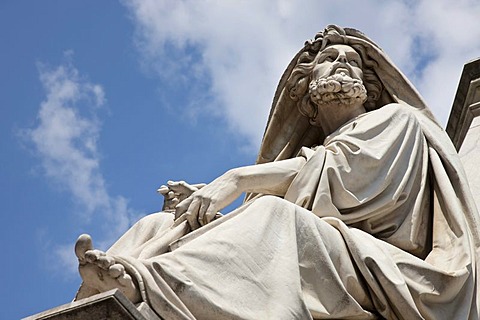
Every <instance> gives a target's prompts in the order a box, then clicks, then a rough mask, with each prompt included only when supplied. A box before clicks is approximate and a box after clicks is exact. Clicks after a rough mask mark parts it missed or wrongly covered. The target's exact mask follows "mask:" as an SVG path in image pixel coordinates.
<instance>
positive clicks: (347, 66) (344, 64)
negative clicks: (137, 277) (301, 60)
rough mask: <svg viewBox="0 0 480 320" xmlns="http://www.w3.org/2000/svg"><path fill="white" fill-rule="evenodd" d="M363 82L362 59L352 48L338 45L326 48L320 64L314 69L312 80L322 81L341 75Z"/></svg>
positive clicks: (320, 57) (321, 54)
mask: <svg viewBox="0 0 480 320" xmlns="http://www.w3.org/2000/svg"><path fill="white" fill-rule="evenodd" d="M341 73H344V74H345V75H347V76H349V77H351V78H353V79H358V80H363V72H362V59H361V57H360V55H359V54H358V53H357V52H356V51H355V50H354V49H353V48H352V47H350V46H347V45H344V44H336V45H332V46H329V47H327V48H325V49H324V50H323V51H322V52H321V53H320V56H319V60H318V64H317V65H316V66H315V67H314V68H313V71H312V78H313V79H322V78H326V77H328V76H331V75H334V74H341Z"/></svg>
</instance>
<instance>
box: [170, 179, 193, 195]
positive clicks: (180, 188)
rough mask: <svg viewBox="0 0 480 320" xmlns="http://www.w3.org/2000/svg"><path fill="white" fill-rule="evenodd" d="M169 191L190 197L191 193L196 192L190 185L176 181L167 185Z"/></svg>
mask: <svg viewBox="0 0 480 320" xmlns="http://www.w3.org/2000/svg"><path fill="white" fill-rule="evenodd" d="M169 187H170V189H171V190H173V191H175V192H177V193H182V194H187V195H191V194H192V193H193V192H195V191H197V190H198V189H197V188H195V187H193V186H192V185H190V184H188V183H186V182H185V181H178V182H174V183H172V184H170V185H169Z"/></svg>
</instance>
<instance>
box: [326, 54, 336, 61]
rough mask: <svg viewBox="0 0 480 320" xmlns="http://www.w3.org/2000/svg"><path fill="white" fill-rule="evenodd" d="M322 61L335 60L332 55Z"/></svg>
mask: <svg viewBox="0 0 480 320" xmlns="http://www.w3.org/2000/svg"><path fill="white" fill-rule="evenodd" d="M324 61H328V62H333V61H335V58H334V57H333V56H332V55H329V56H327V57H326V58H325V60H324Z"/></svg>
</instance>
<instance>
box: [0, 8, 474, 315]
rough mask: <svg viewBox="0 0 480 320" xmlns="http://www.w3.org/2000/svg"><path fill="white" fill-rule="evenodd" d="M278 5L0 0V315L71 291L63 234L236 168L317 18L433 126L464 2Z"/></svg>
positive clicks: (250, 157)
mask: <svg viewBox="0 0 480 320" xmlns="http://www.w3.org/2000/svg"><path fill="white" fill-rule="evenodd" d="M293 3H294V2H291V1H280V0H279V1H266V0H265V1H153V0H151V1H150V0H145V1H133V0H131V1H126V0H125V1H120V2H116V1H23V0H3V1H2V2H0V39H2V40H1V41H2V42H3V45H2V49H1V50H0V59H1V60H0V61H1V63H0V85H1V87H2V90H1V94H0V110H1V112H0V115H1V117H0V130H1V131H0V147H1V152H0V183H1V189H0V191H1V192H0V203H1V209H2V214H1V215H0V217H1V218H0V219H1V225H2V226H3V230H2V232H1V233H0V240H1V242H2V243H4V244H5V245H4V246H3V257H4V258H3V260H2V264H1V267H0V277H1V279H0V281H1V283H2V284H3V285H2V286H1V287H0V296H1V297H2V306H3V307H2V308H0V318H1V319H18V318H21V317H24V316H27V315H30V314H33V313H37V312H40V311H42V310H45V309H48V308H51V307H54V306H57V305H60V304H63V303H66V302H68V301H70V300H71V299H72V298H73V296H74V294H75V292H76V288H77V287H78V285H79V283H80V279H79V277H78V276H77V274H76V271H75V257H74V255H73V248H72V246H73V243H74V241H75V239H76V237H77V236H78V235H79V234H81V233H84V232H87V233H90V234H92V236H93V237H94V239H95V240H96V243H97V244H98V245H99V246H100V247H101V248H103V249H105V248H107V247H108V245H109V244H111V243H112V241H114V239H115V238H116V237H118V235H120V234H121V233H122V232H123V231H124V230H125V229H126V228H128V226H130V225H131V224H132V223H133V222H134V221H136V220H137V219H138V218H139V217H140V216H141V215H144V214H148V213H151V212H155V211H158V210H159V209H160V208H161V205H162V198H161V196H158V195H157V194H156V193H155V190H156V188H157V187H158V186H160V185H161V184H164V183H165V182H166V181H167V180H169V179H173V180H186V181H189V182H192V183H198V182H209V181H211V180H212V179H214V178H215V177H216V176H218V175H219V174H221V173H223V172H224V171H226V170H228V169H229V168H232V167H236V166H240V165H247V164H251V163H252V162H253V161H254V159H255V156H256V152H257V148H258V145H259V143H260V139H261V136H262V133H263V129H264V125H265V122H266V117H267V114H268V110H269V107H270V101H271V99H272V97H273V93H274V90H275V87H276V84H277V82H278V80H279V78H280V76H281V73H282V72H283V70H284V68H285V67H286V65H287V64H288V63H289V61H290V59H291V58H292V57H293V55H294V54H295V53H296V51H297V50H299V49H300V47H301V46H302V44H303V42H304V41H305V40H306V39H308V38H311V37H313V36H314V34H315V33H316V32H317V31H319V30H321V29H322V28H323V27H325V26H326V25H327V24H330V23H336V24H339V25H344V26H352V27H356V28H358V29H360V30H362V31H364V32H365V33H366V34H367V35H369V36H370V37H371V38H373V39H374V40H375V41H376V42H377V43H379V44H380V45H381V46H382V47H383V48H384V50H385V51H386V52H387V53H388V54H389V55H390V56H391V58H392V60H394V61H395V62H396V64H397V65H399V66H400V68H401V69H402V70H404V72H405V73H406V74H407V76H409V77H410V79H411V80H412V81H413V82H414V83H415V85H416V86H417V88H418V89H419V91H420V92H421V93H422V94H423V95H424V97H425V98H426V100H427V102H428V103H429V105H430V106H431V108H432V110H433V112H434V113H435V114H436V115H437V117H438V118H439V119H440V121H441V122H442V123H446V121H447V119H448V114H449V111H450V108H451V105H452V101H453V97H454V94H455V91H456V87H457V84H458V79H459V77H460V74H461V70H462V67H463V64H464V63H465V62H466V61H468V60H471V59H474V58H477V57H479V56H480V41H476V39H480V22H478V17H479V16H480V4H479V3H478V1H462V0H460V1H453V0H452V1H447V0H439V1H435V6H432V4H431V3H432V2H428V1H426V0H424V1H388V2H386V1H374V0H372V1H362V2H360V1H359V2H352V1H336V2H335V3H334V4H333V3H328V2H319V1H313V0H312V1H301V2H297V4H296V5H294V4H293ZM327 4H328V5H327Z"/></svg>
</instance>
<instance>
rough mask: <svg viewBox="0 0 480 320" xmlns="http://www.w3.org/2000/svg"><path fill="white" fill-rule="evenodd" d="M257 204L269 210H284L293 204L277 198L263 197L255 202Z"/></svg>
mask: <svg viewBox="0 0 480 320" xmlns="http://www.w3.org/2000/svg"><path fill="white" fill-rule="evenodd" d="M255 204H256V205H259V206H262V207H263V206H264V207H267V208H279V207H280V208H284V207H285V206H288V205H289V204H291V203H290V202H288V201H286V200H284V199H282V198H279V197H276V196H263V197H260V198H258V199H257V200H255Z"/></svg>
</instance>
